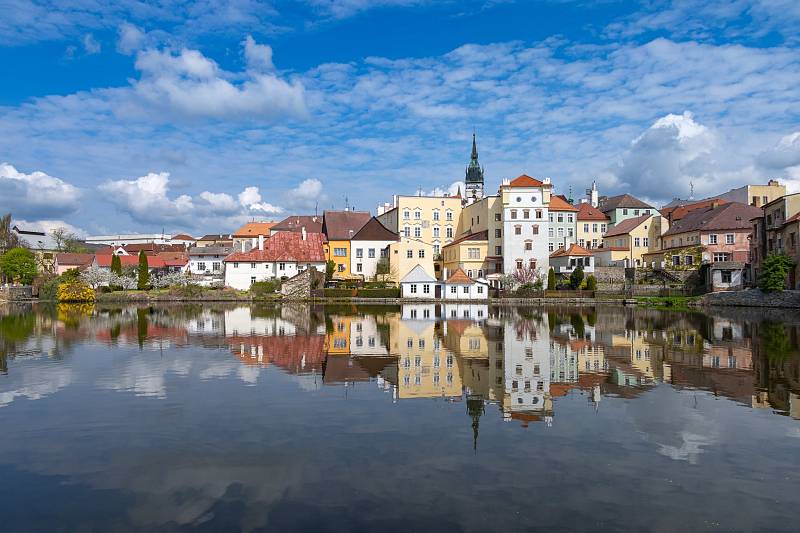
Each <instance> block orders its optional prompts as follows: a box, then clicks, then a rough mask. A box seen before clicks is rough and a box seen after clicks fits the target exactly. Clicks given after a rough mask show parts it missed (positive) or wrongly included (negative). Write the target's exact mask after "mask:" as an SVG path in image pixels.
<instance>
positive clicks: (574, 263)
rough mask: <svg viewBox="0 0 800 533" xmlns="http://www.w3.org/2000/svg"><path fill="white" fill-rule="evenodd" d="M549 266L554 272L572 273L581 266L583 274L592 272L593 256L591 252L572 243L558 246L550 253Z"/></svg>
mask: <svg viewBox="0 0 800 533" xmlns="http://www.w3.org/2000/svg"><path fill="white" fill-rule="evenodd" d="M550 266H551V267H552V268H553V271H554V272H555V273H556V274H566V275H569V274H572V272H573V271H574V270H575V269H576V268H578V267H581V268H582V269H583V272H584V274H586V275H588V274H593V273H594V256H593V255H592V252H590V251H589V250H587V249H586V248H583V247H582V246H578V245H577V244H573V245H572V246H570V247H569V248H559V249H558V250H556V251H555V252H553V253H552V254H550Z"/></svg>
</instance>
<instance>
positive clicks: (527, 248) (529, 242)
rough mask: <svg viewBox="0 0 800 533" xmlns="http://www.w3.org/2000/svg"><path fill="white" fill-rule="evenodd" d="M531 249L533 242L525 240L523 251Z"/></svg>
mask: <svg viewBox="0 0 800 533" xmlns="http://www.w3.org/2000/svg"><path fill="white" fill-rule="evenodd" d="M531 250H533V243H532V242H531V241H525V251H526V252H530V251H531Z"/></svg>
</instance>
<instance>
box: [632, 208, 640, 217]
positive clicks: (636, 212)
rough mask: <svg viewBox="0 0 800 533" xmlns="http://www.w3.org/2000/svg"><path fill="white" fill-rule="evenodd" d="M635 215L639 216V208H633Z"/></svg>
mask: <svg viewBox="0 0 800 533" xmlns="http://www.w3.org/2000/svg"><path fill="white" fill-rule="evenodd" d="M633 216H635V217H638V216H639V210H638V209H634V210H633Z"/></svg>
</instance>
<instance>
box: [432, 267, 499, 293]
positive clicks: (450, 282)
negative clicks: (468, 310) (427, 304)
mask: <svg viewBox="0 0 800 533" xmlns="http://www.w3.org/2000/svg"><path fill="white" fill-rule="evenodd" d="M443 297H444V299H446V300H485V299H488V298H489V282H487V281H486V280H480V279H479V280H475V279H472V278H470V277H469V276H467V274H466V273H465V272H464V271H463V270H462V269H460V268H458V269H456V271H455V272H453V273H452V274H451V275H450V277H448V278H447V281H445V282H444V291H443Z"/></svg>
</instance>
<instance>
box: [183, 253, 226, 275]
mask: <svg viewBox="0 0 800 533" xmlns="http://www.w3.org/2000/svg"><path fill="white" fill-rule="evenodd" d="M231 253H233V247H231V246H195V247H193V248H189V252H188V254H187V255H188V258H189V261H188V263H187V265H186V272H188V273H189V274H191V275H193V276H198V277H202V278H207V279H208V280H209V281H222V280H223V279H224V277H225V258H226V257H228V256H229V255H230V254H231Z"/></svg>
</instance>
